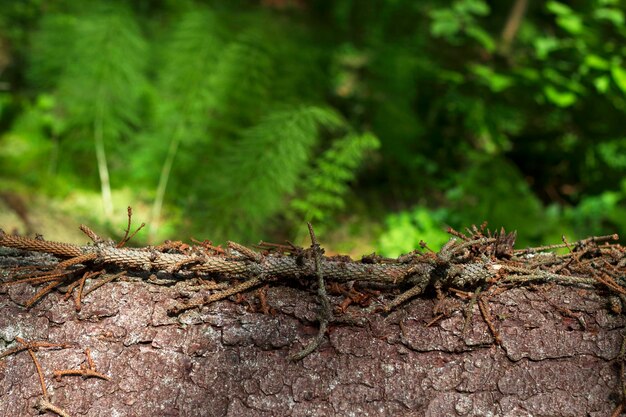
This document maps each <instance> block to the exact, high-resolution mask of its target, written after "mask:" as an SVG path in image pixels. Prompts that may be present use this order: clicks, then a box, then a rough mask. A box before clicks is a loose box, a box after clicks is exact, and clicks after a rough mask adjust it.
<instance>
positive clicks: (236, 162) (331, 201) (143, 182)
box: [0, 0, 626, 256]
mask: <svg viewBox="0 0 626 417" xmlns="http://www.w3.org/2000/svg"><path fill="white" fill-rule="evenodd" d="M1 3H2V5H1V7H0V196H1V197H2V200H1V201H0V226H2V227H4V228H5V229H8V231H11V229H12V228H15V229H16V230H18V231H19V232H21V233H26V232H28V233H34V232H39V233H44V235H45V237H46V238H49V239H53V240H66V241H78V242H85V241H86V240H87V239H86V238H85V237H84V236H80V234H79V232H78V231H77V225H78V224H79V223H81V222H82V223H88V224H89V225H90V226H91V227H93V228H94V229H95V230H97V231H99V232H100V233H102V234H103V235H108V236H111V237H119V236H120V235H123V229H124V228H125V225H126V207H127V206H132V207H133V209H134V220H135V221H136V222H142V221H145V222H146V223H147V224H148V226H147V227H146V229H144V230H143V231H142V232H140V233H139V234H138V235H137V237H136V238H135V239H134V240H133V243H134V244H146V243H158V242H159V241H161V240H163V239H180V240H185V241H189V239H190V238H191V237H195V238H197V239H210V240H212V241H213V242H216V243H222V242H224V241H225V240H227V239H228V240H235V241H239V242H242V243H256V242H258V241H259V240H261V239H263V240H266V241H275V242H281V241H284V240H291V241H294V242H296V243H301V242H303V241H305V239H306V224H305V222H306V221H311V222H313V224H314V225H315V227H316V230H317V232H318V235H319V236H320V238H321V241H322V243H323V245H324V246H325V247H327V248H330V250H331V251H334V252H346V253H350V254H354V255H361V254H364V253H369V252H371V251H374V250H375V251H378V252H380V253H382V254H384V255H388V256H397V255H399V254H400V253H402V252H408V251H411V250H413V249H415V248H418V247H419V244H420V241H421V240H424V241H426V242H427V243H428V244H429V246H430V247H431V248H433V249H437V248H438V247H439V246H440V245H441V244H442V243H443V242H445V241H446V240H447V238H448V236H447V234H446V232H445V229H446V227H447V226H452V227H454V228H463V227H466V226H469V225H471V224H480V223H481V222H483V221H484V220H486V221H488V223H489V226H490V227H493V228H499V227H500V226H503V227H505V228H506V229H507V230H508V229H516V230H518V232H519V239H518V242H519V243H520V245H522V246H524V245H534V244H541V243H546V242H551V243H558V242H560V241H561V237H562V236H563V235H565V236H567V238H568V239H570V240H575V239H576V238H579V237H585V236H588V235H591V234H603V233H614V232H618V233H622V234H624V235H626V178H625V176H624V174H625V173H626V129H625V128H626V123H625V121H626V24H625V16H624V15H625V12H626V6H625V5H624V3H623V2H620V1H619V0H591V1H570V2H567V3H565V2H558V1H541V2H537V1H530V0H515V1H511V2H502V1H483V0H457V1H453V2H450V1H441V0H436V1H435V0H432V1H428V0H424V1H415V0H371V1H357V0H335V1H322V0H261V1H173V0H160V1H159V0H154V1H148V0H143V1H141V0H137V1H126V2H124V1H113V0H112V1H100V2H98V1H88V2H85V1H80V0H24V1H7V0H4V1H2V2H1Z"/></svg>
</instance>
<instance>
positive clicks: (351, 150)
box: [291, 133, 380, 223]
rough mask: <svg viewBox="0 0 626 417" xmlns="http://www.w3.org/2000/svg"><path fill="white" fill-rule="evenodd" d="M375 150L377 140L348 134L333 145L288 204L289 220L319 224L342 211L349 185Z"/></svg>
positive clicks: (372, 136)
mask: <svg viewBox="0 0 626 417" xmlns="http://www.w3.org/2000/svg"><path fill="white" fill-rule="evenodd" d="M379 147H380V142H379V140H378V138H377V137H376V136H374V135H373V134H371V133H363V134H360V135H357V134H350V135H347V136H345V137H343V138H341V139H339V140H337V141H335V142H334V143H333V144H332V146H331V148H330V149H328V150H327V151H326V152H324V153H323V154H322V156H321V157H320V158H319V162H317V164H316V166H315V168H314V169H313V172H312V173H311V174H310V175H307V178H306V180H304V181H303V182H302V187H301V188H300V192H299V195H300V197H298V198H295V199H293V200H292V202H291V210H292V212H293V216H294V217H297V218H298V220H299V221H302V220H306V221H309V222H314V223H318V222H319V223H323V222H324V221H325V220H327V219H328V218H329V216H330V215H331V214H334V213H335V212H336V211H338V210H341V209H343V208H344V206H345V195H346V194H347V193H348V191H349V183H350V182H351V181H353V180H354V178H355V177H356V174H357V172H358V168H359V167H360V166H361V165H362V164H363V161H364V160H365V158H366V156H367V155H368V154H369V153H370V152H371V151H373V150H375V149H378V148H379Z"/></svg>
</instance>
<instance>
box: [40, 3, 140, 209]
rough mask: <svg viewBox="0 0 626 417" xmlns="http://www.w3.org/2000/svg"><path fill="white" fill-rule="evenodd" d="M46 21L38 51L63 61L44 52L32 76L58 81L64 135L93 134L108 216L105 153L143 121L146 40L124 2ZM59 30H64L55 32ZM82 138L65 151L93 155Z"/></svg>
mask: <svg viewBox="0 0 626 417" xmlns="http://www.w3.org/2000/svg"><path fill="white" fill-rule="evenodd" d="M46 19H47V18H44V23H43V24H42V27H41V29H40V31H39V32H38V33H37V34H36V37H35V38H36V39H35V41H34V45H36V50H39V51H45V50H48V49H49V50H50V51H56V52H57V53H59V52H60V53H61V56H62V57H64V59H62V58H60V57H55V56H54V54H52V53H50V54H42V55H41V56H40V57H39V58H38V59H34V60H33V63H32V68H31V74H32V76H33V78H34V79H38V78H40V77H42V76H44V75H45V74H49V75H50V76H51V79H52V80H54V85H53V86H54V88H55V90H56V92H55V96H56V103H57V104H58V108H59V112H60V113H61V114H62V115H63V116H64V118H65V120H66V125H67V131H66V132H65V133H66V139H67V138H70V137H74V138H80V139H82V138H83V137H85V136H87V137H91V138H92V140H93V145H95V151H96V159H97V168H98V174H99V178H100V184H101V190H102V196H103V203H104V209H105V215H107V216H110V215H111V214H112V203H111V190H110V188H111V186H110V180H109V173H108V170H109V168H108V165H109V161H108V157H107V152H110V151H112V150H115V149H120V148H121V143H122V139H123V138H124V137H125V136H127V135H129V134H130V133H131V132H132V130H133V127H134V126H136V125H137V124H138V123H139V114H140V113H139V99H140V98H141V96H142V94H143V92H144V91H145V80H144V62H145V57H146V47H145V43H144V40H143V37H142V34H141V31H140V29H139V27H138V25H137V23H136V21H135V19H134V16H133V15H132V14H131V13H130V12H129V11H128V10H126V9H125V8H124V7H122V6H119V7H115V8H111V7H109V6H107V7H105V8H100V7H94V9H93V10H91V11H89V12H87V13H86V14H84V15H79V16H76V17H74V18H66V17H63V16H55V15H53V16H51V17H50V20H49V21H48V23H46ZM58 29H63V30H64V32H63V34H59V33H56V31H57V30H58ZM61 41H64V42H65V43H63V44H59V43H58V42H61ZM60 50H61V51H60ZM55 75H56V77H55ZM51 86H52V84H51ZM80 139H77V140H71V141H67V140H66V141H65V144H64V146H65V149H64V154H66V155H67V156H69V157H74V158H81V157H82V159H85V160H87V159H90V158H85V156H86V155H87V153H86V152H87V149H88V148H87V146H86V143H88V142H85V141H84V140H80ZM93 145H92V146H93ZM107 148H108V150H107ZM91 166H93V164H91Z"/></svg>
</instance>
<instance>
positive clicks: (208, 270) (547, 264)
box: [0, 208, 626, 360]
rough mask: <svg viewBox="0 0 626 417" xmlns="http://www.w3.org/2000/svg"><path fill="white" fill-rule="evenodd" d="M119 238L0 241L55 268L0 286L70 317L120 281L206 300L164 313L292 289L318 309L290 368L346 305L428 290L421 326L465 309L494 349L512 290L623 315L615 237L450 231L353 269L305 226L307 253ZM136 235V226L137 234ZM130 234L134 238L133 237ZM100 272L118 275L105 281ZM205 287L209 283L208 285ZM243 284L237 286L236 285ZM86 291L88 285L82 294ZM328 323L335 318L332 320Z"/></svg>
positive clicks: (622, 268)
mask: <svg viewBox="0 0 626 417" xmlns="http://www.w3.org/2000/svg"><path fill="white" fill-rule="evenodd" d="M130 224H131V211H130V208H129V212H128V228H127V229H126V233H125V237H124V239H122V241H120V242H119V243H115V242H112V241H107V240H104V239H102V238H100V237H99V236H98V235H96V234H95V233H94V232H93V231H92V230H90V229H89V228H88V227H86V226H81V230H82V231H83V232H84V233H85V234H86V235H87V236H89V238H90V239H91V240H92V241H93V243H92V244H90V245H86V246H77V245H70V244H66V243H59V242H49V241H45V240H43V239H41V238H35V239H32V238H27V237H21V236H12V235H8V234H5V233H3V232H2V231H0V246H4V247H10V248H17V249H22V250H30V251H39V252H45V253H48V254H52V255H55V256H57V257H59V258H62V259H63V260H62V261H60V262H59V263H58V264H56V265H55V266H53V267H48V268H43V267H42V268H35V269H24V268H21V269H20V268H17V269H16V270H14V271H12V272H13V273H12V275H13V279H12V280H10V281H7V282H3V283H0V285H4V286H7V285H15V284H18V283H30V284H32V285H40V286H41V288H40V290H39V291H37V293H36V294H35V295H34V296H33V297H32V298H31V299H30V300H28V301H27V302H26V307H30V306H32V305H33V304H34V303H36V302H37V301H39V300H41V299H42V298H43V297H44V296H45V295H46V294H48V293H50V292H51V291H53V290H54V289H56V288H64V291H65V293H66V296H65V298H66V299H67V298H69V297H72V296H73V297H74V304H75V308H76V310H80V307H81V300H82V299H83V297H85V296H86V295H87V294H88V293H90V292H91V291H93V290H95V289H96V288H98V287H100V286H102V285H104V284H105V283H107V282H110V281H112V280H114V279H117V278H119V277H121V276H122V275H123V274H135V275H139V276H141V275H142V274H143V275H146V274H154V273H160V274H161V275H163V274H166V275H168V276H170V277H171V278H172V279H195V280H197V281H199V282H200V284H201V285H200V288H203V289H204V290H206V291H205V292H207V293H208V295H201V296H200V295H198V296H196V297H194V298H191V299H189V300H187V301H186V302H184V303H183V302H179V303H178V304H177V305H175V306H174V307H173V308H172V309H171V310H170V313H172V314H178V313H181V312H183V311H185V310H188V309H192V308H199V307H201V306H203V305H206V304H209V303H212V302H215V301H218V300H222V299H225V298H228V297H230V296H234V295H240V294H241V293H242V292H245V291H247V290H250V289H252V288H255V287H262V286H266V285H267V284H268V283H270V282H275V281H279V282H283V283H287V282H291V283H297V285H301V286H304V287H317V295H318V298H319V302H320V314H319V323H320V326H319V333H318V335H317V336H316V337H315V338H314V339H313V340H312V341H311V343H309V344H308V345H307V346H306V347H305V348H304V349H303V350H302V351H300V352H298V353H296V354H295V355H293V356H292V357H291V358H292V359H293V360H299V359H302V358H304V357H305V356H307V355H308V354H309V353H311V352H313V351H314V350H315V349H316V348H317V347H318V346H319V344H320V343H321V341H322V340H323V338H324V334H325V332H326V330H327V327H328V324H329V323H330V322H331V321H334V320H339V318H338V317H337V316H340V315H341V314H343V313H345V312H346V311H347V310H348V309H349V306H350V305H359V306H361V307H362V308H361V309H360V311H362V312H365V313H373V312H389V311H391V310H393V309H394V308H396V307H398V306H400V305H401V304H403V303H405V302H407V301H409V300H410V299H412V298H414V297H416V296H419V295H421V294H424V293H425V292H426V291H429V289H430V290H432V291H434V293H435V294H436V296H437V298H438V300H439V303H437V305H436V307H435V311H434V312H433V313H434V319H433V321H432V322H431V323H429V325H432V324H434V323H435V322H436V321H438V320H439V319H441V318H443V317H445V315H446V312H445V309H443V308H441V304H442V303H443V302H444V301H445V300H446V298H448V297H449V296H453V297H457V298H460V299H462V300H465V301H466V302H467V308H466V310H465V313H466V325H467V322H468V321H469V317H470V316H471V314H470V313H471V311H472V308H473V307H474V305H478V308H479V311H480V313H481V315H482V317H483V319H484V320H485V322H486V324H487V326H488V328H489V330H490V332H491V334H492V336H493V339H494V341H495V343H497V344H500V343H501V337H500V335H499V333H498V330H497V326H496V325H495V323H494V322H493V320H492V318H491V313H490V311H489V299H490V297H493V296H494V295H496V294H498V293H500V292H502V291H506V290H508V289H510V288H512V287H516V286H520V285H535V284H539V283H554V284H559V285H574V286H583V287H588V288H595V289H599V290H601V291H603V292H604V293H605V294H606V295H607V299H608V300H610V304H611V308H612V309H613V311H614V312H616V313H621V309H622V305H626V304H625V303H626V283H625V282H624V278H623V277H624V276H626V255H625V248H624V247H622V246H621V245H620V244H618V243H617V240H618V236H617V235H608V236H596V237H590V238H587V239H584V240H579V241H576V242H571V243H570V242H568V241H567V240H566V239H565V238H563V242H562V243H560V244H556V245H549V246H542V247H535V248H527V249H515V248H514V245H515V239H516V233H506V232H505V231H504V229H501V230H500V231H498V232H491V231H489V230H487V229H486V227H485V225H484V224H483V225H482V226H480V227H476V226H474V227H472V228H470V229H466V231H465V232H464V233H462V232H458V231H455V230H449V233H450V234H451V236H452V237H451V239H450V241H449V242H448V243H447V244H446V245H444V246H443V247H442V248H441V250H439V251H437V252H435V251H433V250H431V249H430V248H428V246H427V245H426V244H425V243H423V242H422V243H421V244H420V248H419V249H417V250H415V251H413V252H411V253H409V254H406V255H403V256H400V257H398V258H396V259H389V258H384V257H381V256H378V255H376V254H372V255H368V256H364V257H363V258H362V259H360V260H358V261H355V260H352V259H350V258H349V257H347V256H331V257H329V256H325V255H324V251H323V249H322V248H321V246H320V245H319V243H318V241H317V238H316V236H315V233H314V231H313V228H312V226H311V225H309V232H310V236H311V247H310V248H302V247H299V246H296V245H294V244H291V243H288V244H286V245H283V244H271V243H264V242H261V244H259V245H258V246H257V247H256V248H255V249H251V248H248V247H246V246H243V245H240V244H238V243H235V242H228V244H227V246H226V248H222V247H220V246H214V245H213V244H212V243H211V242H209V241H204V242H197V241H194V243H195V245H193V246H191V245H187V244H184V243H182V242H166V243H164V244H163V245H160V246H155V247H145V248H134V249H132V248H126V247H124V246H125V244H126V243H127V242H128V240H129V239H130V238H131V237H132V236H133V235H134V234H132V235H130V234H129V231H130ZM142 227H143V225H142ZM135 233H136V232H135ZM107 271H114V272H117V273H116V274H107V273H106V272H107ZM209 280H210V281H209ZM242 280H243V281H242ZM87 282H89V283H90V285H89V288H86V285H87ZM327 286H328V289H329V291H330V292H331V293H332V294H341V295H343V296H344V299H343V301H342V302H341V303H340V304H339V305H336V306H335V307H334V309H333V306H332V305H331V301H330V298H329V296H328V294H327ZM258 294H259V299H260V300H261V304H262V309H263V310H264V311H269V308H268V307H267V303H266V301H265V298H264V292H263V291H261V290H260V291H259V292H258ZM333 313H335V314H333Z"/></svg>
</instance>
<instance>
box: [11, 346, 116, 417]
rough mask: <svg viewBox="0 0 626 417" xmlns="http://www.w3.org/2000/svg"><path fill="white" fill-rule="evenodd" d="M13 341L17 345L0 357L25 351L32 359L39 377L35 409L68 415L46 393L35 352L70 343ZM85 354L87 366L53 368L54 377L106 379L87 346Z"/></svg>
mask: <svg viewBox="0 0 626 417" xmlns="http://www.w3.org/2000/svg"><path fill="white" fill-rule="evenodd" d="M15 341H16V342H17V346H15V347H13V348H11V349H7V350H5V351H4V352H2V353H0V359H3V358H5V357H7V356H10V355H14V354H16V353H20V352H23V351H27V352H28V354H29V355H30V357H31V359H32V360H33V364H34V365H35V369H36V371H37V376H38V378H39V384H40V385H41V397H40V398H39V400H38V401H37V404H36V407H37V409H38V410H39V411H40V412H42V413H43V412H46V411H50V412H52V413H55V414H57V415H58V416H60V417H69V414H68V413H67V412H66V411H65V410H63V409H62V408H61V407H59V406H57V405H55V404H53V403H52V402H51V401H50V395H49V394H48V388H47V387H46V381H45V377H44V372H43V367H42V366H41V363H40V362H39V359H37V355H36V354H35V353H36V352H37V351H38V350H39V349H67V348H70V347H72V345H70V344H68V343H50V342H46V341H27V340H24V339H22V338H21V337H16V338H15ZM85 355H86V356H87V363H88V365H87V366H81V367H80V369H61V370H55V371H53V374H54V377H55V378H56V379H57V380H61V378H62V377H64V376H82V377H83V378H100V379H104V380H107V381H108V380H109V377H108V376H106V375H104V374H103V373H101V372H98V371H97V370H96V365H95V363H94V361H93V359H92V358H91V352H90V350H89V348H87V349H85Z"/></svg>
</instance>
